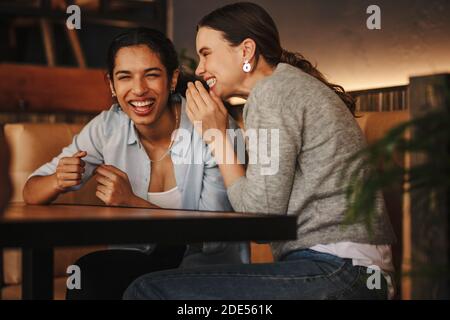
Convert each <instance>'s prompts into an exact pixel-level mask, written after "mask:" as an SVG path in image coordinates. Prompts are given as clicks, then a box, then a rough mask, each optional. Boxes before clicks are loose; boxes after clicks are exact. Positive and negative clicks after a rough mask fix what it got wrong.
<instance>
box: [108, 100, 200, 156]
mask: <svg viewBox="0 0 450 320" xmlns="http://www.w3.org/2000/svg"><path fill="white" fill-rule="evenodd" d="M177 99H178V100H177V101H180V102H181V114H180V126H179V129H182V130H183V138H182V139H179V138H178V137H176V138H175V140H174V142H173V145H172V148H171V154H173V155H177V156H179V157H184V156H186V154H187V152H188V150H189V147H190V144H191V141H192V132H193V130H194V126H193V124H192V122H191V121H190V120H189V118H188V116H187V114H186V99H185V98H184V97H182V96H181V95H178V96H177ZM113 108H114V109H116V110H120V111H122V109H121V108H120V106H119V105H118V104H114V105H113ZM122 112H123V111H122ZM129 121H130V122H132V121H131V119H130V120H129ZM130 128H132V129H131V130H129V131H128V137H127V143H128V144H129V145H130V144H134V143H138V144H140V141H139V138H138V137H139V135H138V133H137V132H136V127H135V126H134V124H133V123H130ZM185 138H188V139H185Z"/></svg>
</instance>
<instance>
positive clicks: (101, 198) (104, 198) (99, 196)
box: [95, 190, 108, 203]
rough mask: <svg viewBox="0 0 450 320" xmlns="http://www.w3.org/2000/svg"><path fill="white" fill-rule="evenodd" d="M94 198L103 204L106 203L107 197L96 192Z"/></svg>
mask: <svg viewBox="0 0 450 320" xmlns="http://www.w3.org/2000/svg"><path fill="white" fill-rule="evenodd" d="M95 196H96V197H97V198H99V199H100V200H102V201H103V202H104V203H107V202H108V197H107V196H106V195H105V194H104V193H102V192H101V191H98V190H97V191H96V192H95Z"/></svg>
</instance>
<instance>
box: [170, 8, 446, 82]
mask: <svg viewBox="0 0 450 320" xmlns="http://www.w3.org/2000/svg"><path fill="white" fill-rule="evenodd" d="M233 2H236V1H229V0H227V1H224V0H173V4H174V5H173V9H174V12H173V16H174V22H175V23H174V34H173V36H174V37H173V38H174V41H175V44H176V46H177V47H178V48H187V49H188V52H189V53H190V54H191V55H194V53H195V25H196V23H197V22H198V21H199V19H200V18H201V17H202V16H203V15H205V14H207V13H208V12H210V11H211V10H213V9H215V8H218V7H220V6H222V5H225V4H228V3H233ZM252 2H254V3H257V4H259V5H261V6H263V7H264V8H265V9H266V10H267V11H268V12H269V13H270V14H271V15H272V17H273V18H274V20H275V23H276V24H277V26H278V28H279V31H280V35H281V42H282V45H283V46H284V47H285V48H286V49H288V50H291V51H299V52H301V53H302V54H303V55H305V56H306V57H307V58H309V59H310V60H311V61H312V62H315V63H317V65H318V67H319V69H320V70H321V71H323V72H324V73H325V74H326V75H327V76H328V77H329V79H331V80H332V81H334V82H336V83H339V84H341V85H343V86H344V87H345V88H346V89H347V90H358V89H369V88H376V87H386V86H395V85H403V84H407V83H408V78H409V77H410V76H412V75H420V74H430V73H440V72H448V71H450V1H448V0H395V1H394V0H376V1H372V0H370V1H368V0H333V1H330V0H277V1H275V0H253V1H252ZM371 4H377V5H378V6H380V8H381V21H382V25H381V30H368V29H367V27H366V19H367V18H368V17H369V15H368V14H366V9H367V7H368V6H369V5H371Z"/></svg>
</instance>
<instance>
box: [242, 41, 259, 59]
mask: <svg viewBox="0 0 450 320" xmlns="http://www.w3.org/2000/svg"><path fill="white" fill-rule="evenodd" d="M241 47H242V51H243V59H244V61H246V60H248V61H252V60H253V58H254V57H255V52H256V43H255V41H254V40H253V39H250V38H247V39H245V40H244V41H242V43H241Z"/></svg>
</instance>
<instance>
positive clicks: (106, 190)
mask: <svg viewBox="0 0 450 320" xmlns="http://www.w3.org/2000/svg"><path fill="white" fill-rule="evenodd" d="M97 191H100V192H101V193H103V194H104V195H105V196H107V195H110V194H111V189H110V188H108V187H105V186H102V185H100V184H99V185H97Z"/></svg>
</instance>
